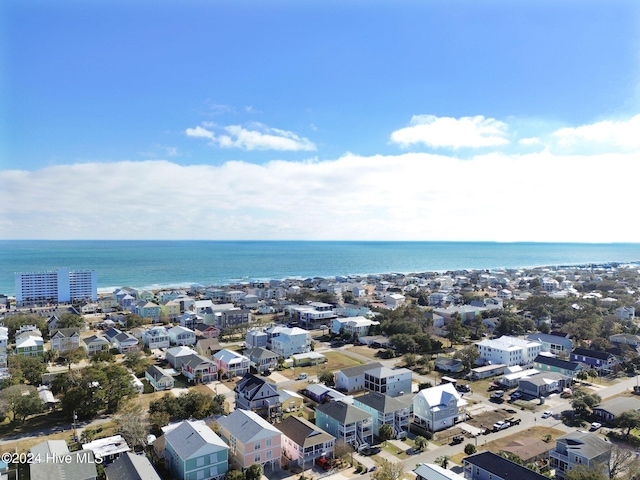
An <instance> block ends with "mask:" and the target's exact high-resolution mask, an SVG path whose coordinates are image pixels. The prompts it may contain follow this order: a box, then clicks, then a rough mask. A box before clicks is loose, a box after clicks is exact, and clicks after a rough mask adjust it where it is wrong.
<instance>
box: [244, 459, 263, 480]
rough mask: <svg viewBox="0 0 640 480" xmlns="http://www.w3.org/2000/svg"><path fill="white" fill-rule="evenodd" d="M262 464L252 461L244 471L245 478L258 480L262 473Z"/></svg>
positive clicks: (246, 479)
mask: <svg viewBox="0 0 640 480" xmlns="http://www.w3.org/2000/svg"><path fill="white" fill-rule="evenodd" d="M263 473H264V472H263V470H262V466H261V465H260V464H259V463H254V464H253V465H251V466H250V467H249V468H247V469H246V470H245V472H244V478H245V480H260V479H261V478H262V474H263Z"/></svg>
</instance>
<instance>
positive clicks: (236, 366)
mask: <svg viewBox="0 0 640 480" xmlns="http://www.w3.org/2000/svg"><path fill="white" fill-rule="evenodd" d="M213 361H214V362H215V363H216V365H218V371H220V372H223V373H221V374H224V375H226V376H227V377H228V378H233V377H239V376H241V375H245V374H246V373H249V366H250V364H251V362H250V361H249V359H248V358H247V357H245V356H244V355H240V354H239V353H238V352H234V351H233V350H227V349H223V350H220V351H219V352H216V353H215V354H214V355H213Z"/></svg>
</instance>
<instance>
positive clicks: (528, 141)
mask: <svg viewBox="0 0 640 480" xmlns="http://www.w3.org/2000/svg"><path fill="white" fill-rule="evenodd" d="M518 143H519V144H520V145H527V146H528V145H542V140H540V139H539V138H538V137H528V138H521V139H520V140H518Z"/></svg>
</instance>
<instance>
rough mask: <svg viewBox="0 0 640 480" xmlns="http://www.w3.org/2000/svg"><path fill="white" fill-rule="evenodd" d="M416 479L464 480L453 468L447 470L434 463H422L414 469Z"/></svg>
mask: <svg viewBox="0 0 640 480" xmlns="http://www.w3.org/2000/svg"><path fill="white" fill-rule="evenodd" d="M413 473H414V474H415V475H416V480H464V477H463V476H461V475H458V474H457V473H455V472H454V471H452V470H446V469H444V468H442V467H441V466H440V465H436V464H433V463H420V464H418V465H417V466H416V468H415V469H414V470H413Z"/></svg>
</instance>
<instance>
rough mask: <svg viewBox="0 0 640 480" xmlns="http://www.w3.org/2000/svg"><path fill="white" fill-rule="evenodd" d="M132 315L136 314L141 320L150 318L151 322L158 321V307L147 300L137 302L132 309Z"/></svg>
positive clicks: (159, 310)
mask: <svg viewBox="0 0 640 480" xmlns="http://www.w3.org/2000/svg"><path fill="white" fill-rule="evenodd" d="M132 311H133V313H137V314H138V315H140V316H141V317H142V318H150V319H151V321H152V322H158V321H160V313H161V308H160V305H158V304H156V303H153V302H151V301H148V300H142V301H140V302H137V303H136V304H135V305H134V306H133V308H132Z"/></svg>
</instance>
